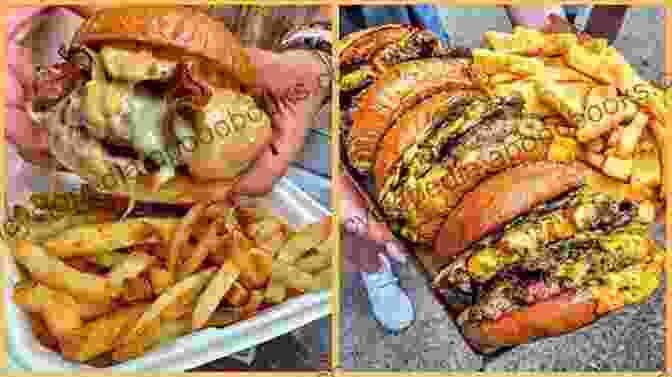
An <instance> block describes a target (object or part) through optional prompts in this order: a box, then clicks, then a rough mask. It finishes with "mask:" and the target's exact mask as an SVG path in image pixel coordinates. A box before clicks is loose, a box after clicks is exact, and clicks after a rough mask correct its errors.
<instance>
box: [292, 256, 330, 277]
mask: <svg viewBox="0 0 672 377" xmlns="http://www.w3.org/2000/svg"><path fill="white" fill-rule="evenodd" d="M331 259H332V256H331V254H318V253H315V254H313V255H309V256H307V257H305V258H303V259H299V260H298V261H297V262H296V268H298V269H299V270H301V271H303V272H307V273H309V274H312V273H315V272H317V271H320V270H323V269H325V268H327V267H329V266H331Z"/></svg>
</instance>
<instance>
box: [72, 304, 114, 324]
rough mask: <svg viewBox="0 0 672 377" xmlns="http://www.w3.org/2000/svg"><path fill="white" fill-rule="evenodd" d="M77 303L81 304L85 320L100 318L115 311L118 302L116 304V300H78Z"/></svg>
mask: <svg viewBox="0 0 672 377" xmlns="http://www.w3.org/2000/svg"><path fill="white" fill-rule="evenodd" d="M77 303H78V304H79V314H80V315H81V316H82V319H83V320H85V321H90V320H92V319H95V318H98V317H100V316H102V315H104V314H107V313H109V312H111V311H113V310H114V309H116V307H117V304H115V303H114V301H108V302H102V303H98V302H86V301H81V300H77Z"/></svg>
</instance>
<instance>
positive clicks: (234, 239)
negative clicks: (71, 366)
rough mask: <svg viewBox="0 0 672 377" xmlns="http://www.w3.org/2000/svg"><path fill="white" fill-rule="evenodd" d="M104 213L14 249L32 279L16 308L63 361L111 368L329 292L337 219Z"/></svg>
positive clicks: (17, 294) (21, 289)
mask: <svg viewBox="0 0 672 377" xmlns="http://www.w3.org/2000/svg"><path fill="white" fill-rule="evenodd" d="M98 212H101V211H99V210H98ZM110 213H111V212H110ZM104 214H105V215H101V214H100V213H97V214H96V215H95V216H94V215H86V214H84V215H81V216H82V217H81V218H78V219H77V220H76V221H64V220H59V221H58V222H55V223H54V222H52V223H36V224H35V225H38V226H43V228H42V229H43V230H40V231H39V232H38V233H28V235H27V236H26V237H25V238H26V239H19V240H15V242H12V243H11V245H10V246H12V249H13V250H12V251H13V254H14V257H15V259H16V261H17V264H18V265H19V268H22V269H25V274H26V275H27V279H24V280H22V281H20V282H19V283H18V284H17V286H16V287H14V294H13V297H12V298H13V300H14V302H15V303H16V305H17V306H18V307H19V308H21V309H22V310H25V311H26V312H28V313H29V314H30V316H31V318H33V333H34V335H35V337H36V338H37V339H38V340H39V341H40V342H41V343H42V344H44V345H45V346H46V347H48V348H50V349H52V350H54V351H56V352H59V353H61V355H62V356H63V358H65V359H67V360H71V361H77V362H81V363H86V364H88V365H92V366H101V367H102V366H110V365H114V364H115V363H119V362H124V361H127V360H130V359H133V358H137V357H140V356H142V355H143V354H144V353H146V352H148V351H150V350H152V349H154V348H156V347H158V346H160V345H162V344H166V343H170V342H174V341H175V339H177V338H178V337H180V336H183V335H185V334H188V333H190V332H192V331H198V330H199V329H203V328H206V327H223V326H228V325H230V324H232V323H235V322H238V321H241V320H245V319H249V318H253V317H254V316H256V315H257V312H258V310H259V308H260V307H261V305H262V304H263V303H264V302H266V303H269V304H272V305H276V304H281V303H282V302H284V301H286V300H287V299H289V298H291V297H294V296H297V295H301V294H304V293H305V292H310V291H316V290H319V289H325V288H328V285H327V284H326V283H325V282H326V278H325V276H326V275H327V274H328V273H329V271H330V269H329V266H330V265H331V257H332V254H333V248H334V242H333V241H334V239H335V236H334V234H332V232H331V227H332V225H333V224H332V222H331V218H326V219H323V220H322V221H321V222H318V223H315V224H311V225H308V226H305V227H303V228H301V229H299V230H298V231H296V230H293V229H291V228H290V227H289V225H288V223H287V221H286V220H285V219H283V218H280V217H277V216H275V215H273V213H272V211H270V210H267V209H260V208H256V207H244V208H231V207H230V206H229V205H228V204H226V203H224V202H215V203H209V204H205V203H202V204H197V205H195V206H194V207H192V209H191V210H190V211H189V213H188V214H187V215H186V216H184V218H177V217H175V218H152V217H135V218H133V217H131V218H128V219H125V220H123V221H120V222H115V220H116V219H115V218H113V217H111V216H109V214H108V213H107V212H104ZM28 215H29V216H28V218H29V221H38V220H39V219H38V220H35V218H34V217H31V215H30V214H28ZM118 215H120V214H118ZM87 216H88V217H87ZM45 224H46V225H45ZM54 224H56V225H54ZM47 228H48V229H47ZM290 234H291V235H292V237H290V236H289V235H290ZM36 235H39V237H37V236H36ZM274 252H278V253H277V255H275V256H274ZM283 259H284V261H283ZM171 266H172V267H171ZM171 268H172V269H171Z"/></svg>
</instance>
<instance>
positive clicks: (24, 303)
mask: <svg viewBox="0 0 672 377" xmlns="http://www.w3.org/2000/svg"><path fill="white" fill-rule="evenodd" d="M14 302H15V303H16V305H18V306H19V307H20V308H23V309H25V310H27V311H28V312H30V313H35V314H40V315H41V316H42V318H43V319H44V323H45V324H46V326H47V328H48V329H49V331H50V332H51V334H53V335H54V336H55V337H57V338H59V337H62V336H65V335H67V334H69V333H71V332H72V331H74V330H75V329H78V328H80V327H82V324H83V322H82V316H81V313H80V312H79V305H78V304H77V302H76V301H75V299H74V298H73V297H72V296H70V295H68V294H67V293H64V292H61V291H56V290H53V289H50V288H49V287H47V286H45V285H43V284H39V283H35V282H24V283H23V284H19V285H17V287H16V288H15V289H14Z"/></svg>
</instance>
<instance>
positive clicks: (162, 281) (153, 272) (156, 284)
mask: <svg viewBox="0 0 672 377" xmlns="http://www.w3.org/2000/svg"><path fill="white" fill-rule="evenodd" d="M149 280H150V282H151V283H152V289H153V290H154V294H156V295H159V294H161V292H163V291H164V290H166V289H167V288H168V287H170V286H171V285H173V284H175V278H174V275H173V274H171V273H170V271H168V270H167V269H165V268H161V267H151V268H150V269H149Z"/></svg>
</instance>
